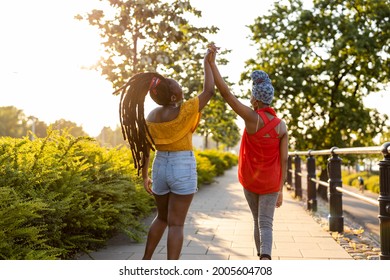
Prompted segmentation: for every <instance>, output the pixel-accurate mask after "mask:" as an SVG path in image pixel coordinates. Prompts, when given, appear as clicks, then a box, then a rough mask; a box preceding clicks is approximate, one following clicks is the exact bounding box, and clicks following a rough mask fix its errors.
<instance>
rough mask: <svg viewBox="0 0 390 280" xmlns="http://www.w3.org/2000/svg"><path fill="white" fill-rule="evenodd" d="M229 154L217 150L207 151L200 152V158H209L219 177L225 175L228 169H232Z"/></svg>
mask: <svg viewBox="0 0 390 280" xmlns="http://www.w3.org/2000/svg"><path fill="white" fill-rule="evenodd" d="M227 154H228V153H227V152H221V151H217V150H205V151H202V152H198V156H199V157H205V158H207V159H208V160H209V161H210V162H211V164H212V165H213V166H215V172H216V175H217V176H220V175H223V173H224V172H225V170H226V169H229V168H231V167H232V165H231V159H230V157H229V156H227Z"/></svg>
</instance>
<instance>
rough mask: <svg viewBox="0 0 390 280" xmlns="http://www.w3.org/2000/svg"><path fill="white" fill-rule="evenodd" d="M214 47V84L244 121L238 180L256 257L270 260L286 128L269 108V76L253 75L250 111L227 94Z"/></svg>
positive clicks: (271, 91) (283, 174)
mask: <svg viewBox="0 0 390 280" xmlns="http://www.w3.org/2000/svg"><path fill="white" fill-rule="evenodd" d="M213 48H214V50H215V51H214V52H213V53H212V55H211V56H210V57H209V59H210V66H211V70H212V72H213V75H214V81H215V84H216V86H217V88H218V90H219V91H220V93H221V95H222V96H223V98H224V99H225V100H226V101H227V103H228V104H229V105H230V106H231V107H232V109H233V110H234V111H235V112H236V113H237V114H238V115H239V116H240V117H242V118H243V119H244V121H245V129H244V133H243V135H242V139H241V147H240V155H239V164H238V178H239V180H240V183H241V185H242V186H243V189H244V194H245V198H246V200H247V202H248V205H249V208H250V210H251V212H252V216H253V221H254V238H255V245H256V249H257V252H258V255H259V257H260V259H261V260H270V259H271V253H272V236H273V229H272V226H273V217H274V212H275V208H276V207H280V206H281V205H282V202H283V185H284V182H285V179H286V176H287V158H288V133H287V126H286V123H285V122H284V121H283V120H281V119H279V118H278V117H277V115H276V112H275V110H274V109H273V108H271V107H270V105H271V103H272V100H273V98H274V88H273V86H272V82H271V79H270V78H269V76H268V74H267V73H266V72H264V71H262V70H255V71H253V72H252V74H251V79H252V83H253V84H252V96H251V100H250V102H251V105H252V107H253V108H250V107H248V106H246V105H244V104H242V103H241V102H240V101H239V100H238V98H237V97H235V95H234V94H232V93H231V92H230V89H229V87H228V86H227V84H226V83H225V81H224V80H223V79H222V77H221V74H220V73H219V70H218V67H217V65H216V63H215V57H216V53H217V49H218V48H216V47H215V46H213Z"/></svg>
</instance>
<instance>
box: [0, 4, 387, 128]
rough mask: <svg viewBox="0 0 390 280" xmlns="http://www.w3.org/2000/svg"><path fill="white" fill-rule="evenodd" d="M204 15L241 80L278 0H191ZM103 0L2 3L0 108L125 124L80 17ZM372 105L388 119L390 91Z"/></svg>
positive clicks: (46, 117)
mask: <svg viewBox="0 0 390 280" xmlns="http://www.w3.org/2000/svg"><path fill="white" fill-rule="evenodd" d="M191 3H192V5H193V6H194V7H196V8H198V9H199V10H201V11H202V21H201V23H202V26H211V25H214V26H217V27H219V29H220V31H219V33H218V35H216V36H213V37H210V40H213V41H215V42H216V43H217V44H218V45H219V46H221V47H223V48H227V49H232V53H231V54H230V55H229V56H227V59H228V60H229V61H230V63H229V65H228V66H226V67H221V72H222V74H223V75H224V76H225V75H226V76H229V81H231V82H237V81H238V80H239V76H240V73H241V72H242V71H243V67H244V61H245V60H247V59H249V58H252V57H253V56H254V54H255V52H254V50H253V47H251V46H250V45H251V42H250V41H249V39H248V38H247V36H248V35H249V29H248V28H247V27H246V26H247V25H249V24H252V23H253V21H254V19H255V18H256V17H257V16H259V15H261V14H263V13H266V12H267V11H268V10H269V9H270V7H271V4H272V3H273V0H261V1H259V0H240V1H226V0H213V1H205V0H192V1H191ZM98 5H99V1H98V0H34V1H32V0H19V1H0V36H1V44H0V107H2V106H15V107H16V108H18V109H21V110H23V112H24V113H25V115H26V116H35V117H37V118H39V120H41V121H44V122H45V123H46V124H49V123H52V122H54V121H55V120H58V119H61V118H63V119H66V120H69V121H72V122H75V123H76V124H77V125H80V126H82V127H83V129H84V130H85V131H86V132H87V133H88V134H89V135H91V136H97V135H98V134H99V133H100V131H101V129H102V128H103V127H104V126H110V127H112V128H113V129H114V128H115V127H116V126H117V125H118V124H119V117H118V103H119V98H118V97H117V96H113V95H112V94H111V93H112V87H111V84H110V83H109V82H108V81H106V80H105V79H104V78H103V77H101V76H100V75H99V73H98V72H97V71H91V70H85V69H84V70H83V69H82V68H83V66H89V65H92V64H94V63H95V62H96V61H97V60H98V58H99V57H100V54H101V53H102V48H101V46H100V38H99V36H98V34H97V31H96V29H95V28H94V27H91V26H89V25H88V24H87V23H86V22H80V21H76V20H75V19H74V16H75V15H76V14H78V13H80V14H84V13H85V12H89V11H90V10H92V9H93V8H96V7H98ZM365 102H366V106H367V107H372V108H377V109H378V110H379V112H381V113H385V114H388V115H389V116H390V106H389V105H388V104H390V93H389V92H385V93H378V94H372V95H371V96H370V97H369V98H367V99H366V101H365Z"/></svg>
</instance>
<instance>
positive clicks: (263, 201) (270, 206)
mask: <svg viewBox="0 0 390 280" xmlns="http://www.w3.org/2000/svg"><path fill="white" fill-rule="evenodd" d="M244 194H245V198H246V200H247V202H248V205H249V208H250V210H251V212H252V216H253V222H254V237H255V243H256V249H257V254H258V256H260V255H264V254H266V255H269V256H271V252H272V231H273V228H272V226H273V221H274V213H275V208H276V201H277V199H278V195H279V194H278V193H277V192H275V193H270V194H257V193H253V192H250V191H248V190H246V189H244Z"/></svg>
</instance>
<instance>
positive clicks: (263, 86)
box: [251, 70, 274, 105]
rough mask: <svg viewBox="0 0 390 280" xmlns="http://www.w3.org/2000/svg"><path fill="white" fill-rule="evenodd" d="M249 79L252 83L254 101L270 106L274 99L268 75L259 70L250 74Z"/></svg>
mask: <svg viewBox="0 0 390 280" xmlns="http://www.w3.org/2000/svg"><path fill="white" fill-rule="evenodd" d="M251 79H252V81H253V85H252V95H253V96H254V97H255V98H256V100H259V101H261V102H263V103H264V104H267V105H270V104H271V102H272V99H273V98H274V88H273V86H272V83H271V79H270V78H269V77H268V74H267V73H265V72H264V71H261V70H255V71H253V72H252V74H251Z"/></svg>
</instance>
